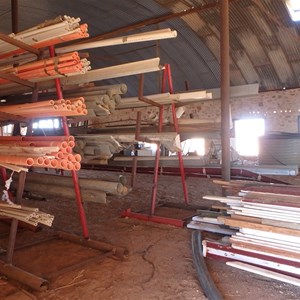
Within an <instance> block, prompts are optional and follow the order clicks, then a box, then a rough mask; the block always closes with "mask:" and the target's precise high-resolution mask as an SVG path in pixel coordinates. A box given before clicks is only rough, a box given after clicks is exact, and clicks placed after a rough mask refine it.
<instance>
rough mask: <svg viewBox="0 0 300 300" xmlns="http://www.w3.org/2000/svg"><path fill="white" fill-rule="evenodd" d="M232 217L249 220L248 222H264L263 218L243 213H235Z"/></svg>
mask: <svg viewBox="0 0 300 300" xmlns="http://www.w3.org/2000/svg"><path fill="white" fill-rule="evenodd" d="M231 219H236V220H241V221H247V222H252V223H259V224H260V223H262V221H261V218H256V217H249V216H241V215H235V214H233V215H231ZM266 225H267V224H266ZM270 225H271V224H270Z"/></svg>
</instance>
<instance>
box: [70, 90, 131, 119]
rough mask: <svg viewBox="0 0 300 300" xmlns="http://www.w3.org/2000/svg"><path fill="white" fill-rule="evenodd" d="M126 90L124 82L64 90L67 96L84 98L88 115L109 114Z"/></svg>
mask: <svg viewBox="0 0 300 300" xmlns="http://www.w3.org/2000/svg"><path fill="white" fill-rule="evenodd" d="M126 92H127V86H126V84H115V85H105V86H93V87H84V88H79V89H76V90H66V91H65V92H64V94H65V95H66V96H67V97H77V96H79V95H81V96H83V97H84V98H85V101H86V102H85V104H86V108H87V110H88V116H90V117H96V116H106V115H109V114H111V113H112V112H113V111H114V110H115V109H116V107H117V106H118V105H119V104H120V101H121V95H122V94H125V93H126Z"/></svg>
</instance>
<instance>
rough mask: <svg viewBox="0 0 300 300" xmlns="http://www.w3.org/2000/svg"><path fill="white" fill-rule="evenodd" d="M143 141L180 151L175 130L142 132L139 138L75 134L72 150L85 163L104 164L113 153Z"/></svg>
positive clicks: (133, 136)
mask: <svg viewBox="0 0 300 300" xmlns="http://www.w3.org/2000/svg"><path fill="white" fill-rule="evenodd" d="M139 141H145V142H148V143H160V144H162V145H163V146H165V147H166V148H167V149H168V150H170V151H171V152H178V151H181V147H180V139H179V135H178V134H177V133H176V132H162V133H143V134H142V135H141V136H140V140H137V139H136V137H135V135H134V134H111V135H110V134H88V135H76V146H75V148H74V152H76V153H78V154H80V155H81V156H82V161H83V162H85V163H100V164H106V163H107V160H108V159H110V158H111V157H112V156H113V154H116V153H119V152H120V151H122V150H124V149H126V148H128V147H130V146H131V145H133V144H135V143H137V142H139Z"/></svg>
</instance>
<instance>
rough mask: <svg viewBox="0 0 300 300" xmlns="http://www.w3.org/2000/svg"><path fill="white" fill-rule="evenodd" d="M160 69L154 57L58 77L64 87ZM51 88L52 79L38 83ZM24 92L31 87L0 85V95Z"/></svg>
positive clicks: (41, 88)
mask: <svg viewBox="0 0 300 300" xmlns="http://www.w3.org/2000/svg"><path fill="white" fill-rule="evenodd" d="M160 70H162V67H161V66H160V65H159V58H158V57H156V58H151V59H145V60H141V61H135V62H130V63H126V64H121V65H116V66H111V67H106V68H101V69H94V70H91V71H89V72H87V73H86V74H83V75H82V74H80V75H75V76H69V77H63V78H61V79H60V82H61V85H62V87H63V88H65V87H67V86H74V85H78V84H80V85H82V84H85V83H90V82H94V81H100V80H105V79H110V78H118V77H125V76H131V75H137V74H143V73H150V72H157V71H160ZM52 88H55V83H54V81H53V80H47V81H43V82H40V83H39V89H40V90H49V89H52ZM26 92H28V93H30V92H32V88H31V87H28V86H21V85H20V86H14V87H13V88H5V89H1V86H0V96H3V95H5V96H7V95H16V94H21V93H26Z"/></svg>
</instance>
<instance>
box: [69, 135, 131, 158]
mask: <svg viewBox="0 0 300 300" xmlns="http://www.w3.org/2000/svg"><path fill="white" fill-rule="evenodd" d="M125 148H126V147H125V146H124V145H121V144H120V143H119V142H118V141H117V140H116V139H115V138H114V137H113V136H111V135H103V136H101V135H98V136H97V137H94V136H93V135H91V136H90V135H84V136H76V144H75V147H74V152H75V153H78V154H80V155H81V157H82V161H83V162H84V163H91V162H92V161H93V162H94V161H97V162H98V163H99V162H101V163H102V164H107V161H108V159H110V158H111V157H112V156H113V154H114V153H119V152H120V151H121V150H123V149H125Z"/></svg>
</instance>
